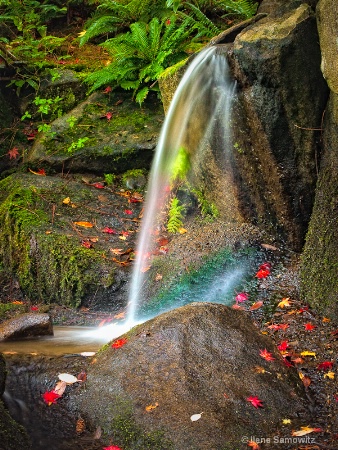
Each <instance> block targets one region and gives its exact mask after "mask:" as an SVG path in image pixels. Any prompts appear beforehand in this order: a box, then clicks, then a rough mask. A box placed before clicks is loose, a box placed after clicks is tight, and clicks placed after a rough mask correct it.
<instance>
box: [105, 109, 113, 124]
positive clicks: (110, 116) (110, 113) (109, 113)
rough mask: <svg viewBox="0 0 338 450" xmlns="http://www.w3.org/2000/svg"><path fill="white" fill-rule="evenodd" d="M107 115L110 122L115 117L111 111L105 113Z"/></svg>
mask: <svg viewBox="0 0 338 450" xmlns="http://www.w3.org/2000/svg"><path fill="white" fill-rule="evenodd" d="M105 117H106V118H107V120H108V122H109V121H110V119H111V118H112V117H113V113H112V112H110V111H108V112H107V113H106V114H105Z"/></svg>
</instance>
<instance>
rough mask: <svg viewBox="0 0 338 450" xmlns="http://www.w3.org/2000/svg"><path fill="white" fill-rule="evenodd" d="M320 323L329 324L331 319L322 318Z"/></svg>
mask: <svg viewBox="0 0 338 450" xmlns="http://www.w3.org/2000/svg"><path fill="white" fill-rule="evenodd" d="M322 322H323V323H329V322H331V319H329V318H328V317H323V320H322Z"/></svg>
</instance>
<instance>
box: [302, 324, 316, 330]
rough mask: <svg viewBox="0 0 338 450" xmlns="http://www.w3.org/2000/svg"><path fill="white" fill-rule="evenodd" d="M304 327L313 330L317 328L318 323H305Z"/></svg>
mask: <svg viewBox="0 0 338 450" xmlns="http://www.w3.org/2000/svg"><path fill="white" fill-rule="evenodd" d="M304 327H305V330H306V331H312V330H314V329H315V328H316V325H313V324H312V323H304Z"/></svg>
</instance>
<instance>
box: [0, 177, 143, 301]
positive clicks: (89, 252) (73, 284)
mask: <svg viewBox="0 0 338 450" xmlns="http://www.w3.org/2000/svg"><path fill="white" fill-rule="evenodd" d="M98 186H99V187H101V189H98V188H96V187H95V186H94V185H91V184H89V183H84V182H82V181H81V180H80V181H77V180H75V179H63V178H62V177H49V176H37V175H32V174H16V175H12V176H10V177H8V178H6V179H4V180H2V181H1V182H0V221H1V224H2V227H1V230H0V257H1V258H2V262H3V271H7V272H9V273H11V274H12V275H13V276H14V277H15V278H16V279H17V280H18V282H19V284H20V287H21V290H22V291H23V292H24V295H25V296H26V297H27V298H28V299H29V300H31V301H32V302H41V303H52V302H53V303H57V304H62V305H68V306H79V305H80V304H81V305H86V306H91V307H100V306H109V307H110V308H112V309H114V308H116V309H119V308H120V307H121V306H123V305H124V304H125V302H126V287H125V284H126V281H127V280H128V278H129V267H128V265H129V262H128V261H123V260H121V261H120V259H119V258H123V257H119V258H114V254H113V253H112V252H111V251H110V249H111V248H117V247H118V248H119V249H121V248H122V249H124V250H127V249H128V248H129V249H131V248H132V247H133V245H134V236H135V231H136V228H137V225H138V221H137V219H135V221H134V220H132V219H133V217H135V218H136V217H138V214H139V210H140V208H141V205H138V204H136V205H133V208H132V215H130V211H129V210H128V214H126V213H125V208H130V205H129V203H128V197H126V196H123V195H122V196H121V195H118V194H115V193H114V192H113V190H112V189H111V188H105V187H104V186H103V185H101V184H99V185H98ZM79 224H80V225H79ZM105 227H109V228H110V229H114V232H112V233H111V234H109V233H106V232H104V231H103V230H104V229H105ZM123 233H124V234H123ZM120 237H123V238H124V240H123V241H122V240H121V239H120Z"/></svg>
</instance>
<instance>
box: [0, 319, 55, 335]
mask: <svg viewBox="0 0 338 450" xmlns="http://www.w3.org/2000/svg"><path fill="white" fill-rule="evenodd" d="M45 335H53V325H52V321H51V318H50V317H49V315H48V314H37V313H27V314H22V315H20V316H17V317H14V318H13V319H10V320H6V321H5V322H2V323H1V324H0V340H6V339H15V338H22V337H27V336H45Z"/></svg>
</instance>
